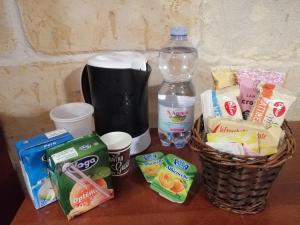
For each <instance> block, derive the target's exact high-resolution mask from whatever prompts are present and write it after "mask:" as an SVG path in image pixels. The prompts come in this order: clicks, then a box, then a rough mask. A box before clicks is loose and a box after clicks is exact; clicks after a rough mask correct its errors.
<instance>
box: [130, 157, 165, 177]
mask: <svg viewBox="0 0 300 225" xmlns="http://www.w3.org/2000/svg"><path fill="white" fill-rule="evenodd" d="M163 157H164V154H163V153H162V152H153V153H149V154H144V155H138V156H136V157H135V162H136V164H137V165H138V166H139V168H140V169H141V171H142V173H143V175H144V177H145V179H146V181H147V182H148V183H151V182H152V180H153V179H154V178H155V176H156V175H157V173H158V171H159V170H160V168H161V166H162V163H163V161H164V160H163Z"/></svg>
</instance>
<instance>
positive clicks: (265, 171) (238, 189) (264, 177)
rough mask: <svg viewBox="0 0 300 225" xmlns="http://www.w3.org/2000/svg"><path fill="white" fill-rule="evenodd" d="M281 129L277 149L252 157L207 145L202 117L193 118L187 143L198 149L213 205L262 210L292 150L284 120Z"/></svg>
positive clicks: (242, 211) (241, 211) (252, 211)
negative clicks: (281, 132)
mask: <svg viewBox="0 0 300 225" xmlns="http://www.w3.org/2000/svg"><path fill="white" fill-rule="evenodd" d="M282 129H283V130H284V131H285V138H284V140H283V141H282V143H281V144H280V145H279V151H278V153H276V154H274V155H272V156H269V157H267V156H263V157H256V158H253V157H247V156H235V155H232V154H228V153H223V152H219V151H217V150H216V149H213V148H211V147H209V146H208V145H206V144H205V140H206V134H205V133H204V132H203V120H202V117H200V118H199V119H198V120H197V121H196V122H195V125H194V128H193V131H192V138H191V141H190V143H189V145H190V148H191V149H193V150H195V151H199V155H200V160H201V163H202V168H203V183H204V189H205V192H206V195H207V197H208V198H209V200H210V201H211V202H212V203H213V204H214V205H215V206H217V207H220V208H222V209H225V210H229V211H232V212H235V213H239V214H255V213H258V212H261V211H262V210H264V208H265V206H266V201H267V197H268V194H269V191H270V188H271V185H272V183H273V181H274V180H275V178H276V177H277V175H278V173H279V171H280V169H281V167H282V166H283V164H284V163H285V161H286V160H287V159H289V158H291V157H292V154H293V152H294V151H295V139H294V137H293V135H292V132H291V130H290V128H289V127H288V124H287V122H286V121H285V122H284V124H283V126H282Z"/></svg>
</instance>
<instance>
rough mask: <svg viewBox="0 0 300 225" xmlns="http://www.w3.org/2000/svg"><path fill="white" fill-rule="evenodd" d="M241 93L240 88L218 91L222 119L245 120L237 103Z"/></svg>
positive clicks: (233, 87) (234, 87)
mask: <svg viewBox="0 0 300 225" xmlns="http://www.w3.org/2000/svg"><path fill="white" fill-rule="evenodd" d="M239 92H240V91H239V88H238V86H232V87H227V88H223V89H221V90H217V91H216V93H217V99H218V104H219V107H220V109H221V112H222V117H226V118H231V119H235V120H240V119H243V116H242V113H241V109H240V106H239V103H238V101H237V96H238V95H239Z"/></svg>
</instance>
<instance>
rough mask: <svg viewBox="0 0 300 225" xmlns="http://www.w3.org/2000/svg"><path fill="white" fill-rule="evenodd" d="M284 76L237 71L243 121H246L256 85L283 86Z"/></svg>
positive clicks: (246, 70) (265, 72) (277, 73)
mask: <svg viewBox="0 0 300 225" xmlns="http://www.w3.org/2000/svg"><path fill="white" fill-rule="evenodd" d="M285 77H286V74H285V73H280V72H275V71H268V70H262V69H239V70H238V71H237V78H238V82H239V85H240V96H239V97H238V100H239V103H240V106H241V110H242V113H243V117H244V119H247V118H248V116H249V113H250V110H251V108H252V106H253V104H254V101H255V98H256V95H257V89H256V88H257V85H258V84H259V83H260V82H262V81H263V82H268V83H270V84H274V85H278V86H283V85H284V81H285Z"/></svg>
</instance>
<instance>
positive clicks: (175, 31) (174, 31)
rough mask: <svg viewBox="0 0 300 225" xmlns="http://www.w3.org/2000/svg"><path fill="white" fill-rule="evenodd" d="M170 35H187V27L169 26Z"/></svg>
mask: <svg viewBox="0 0 300 225" xmlns="http://www.w3.org/2000/svg"><path fill="white" fill-rule="evenodd" d="M171 36H187V29H186V28H185V27H183V26H173V27H171Z"/></svg>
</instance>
